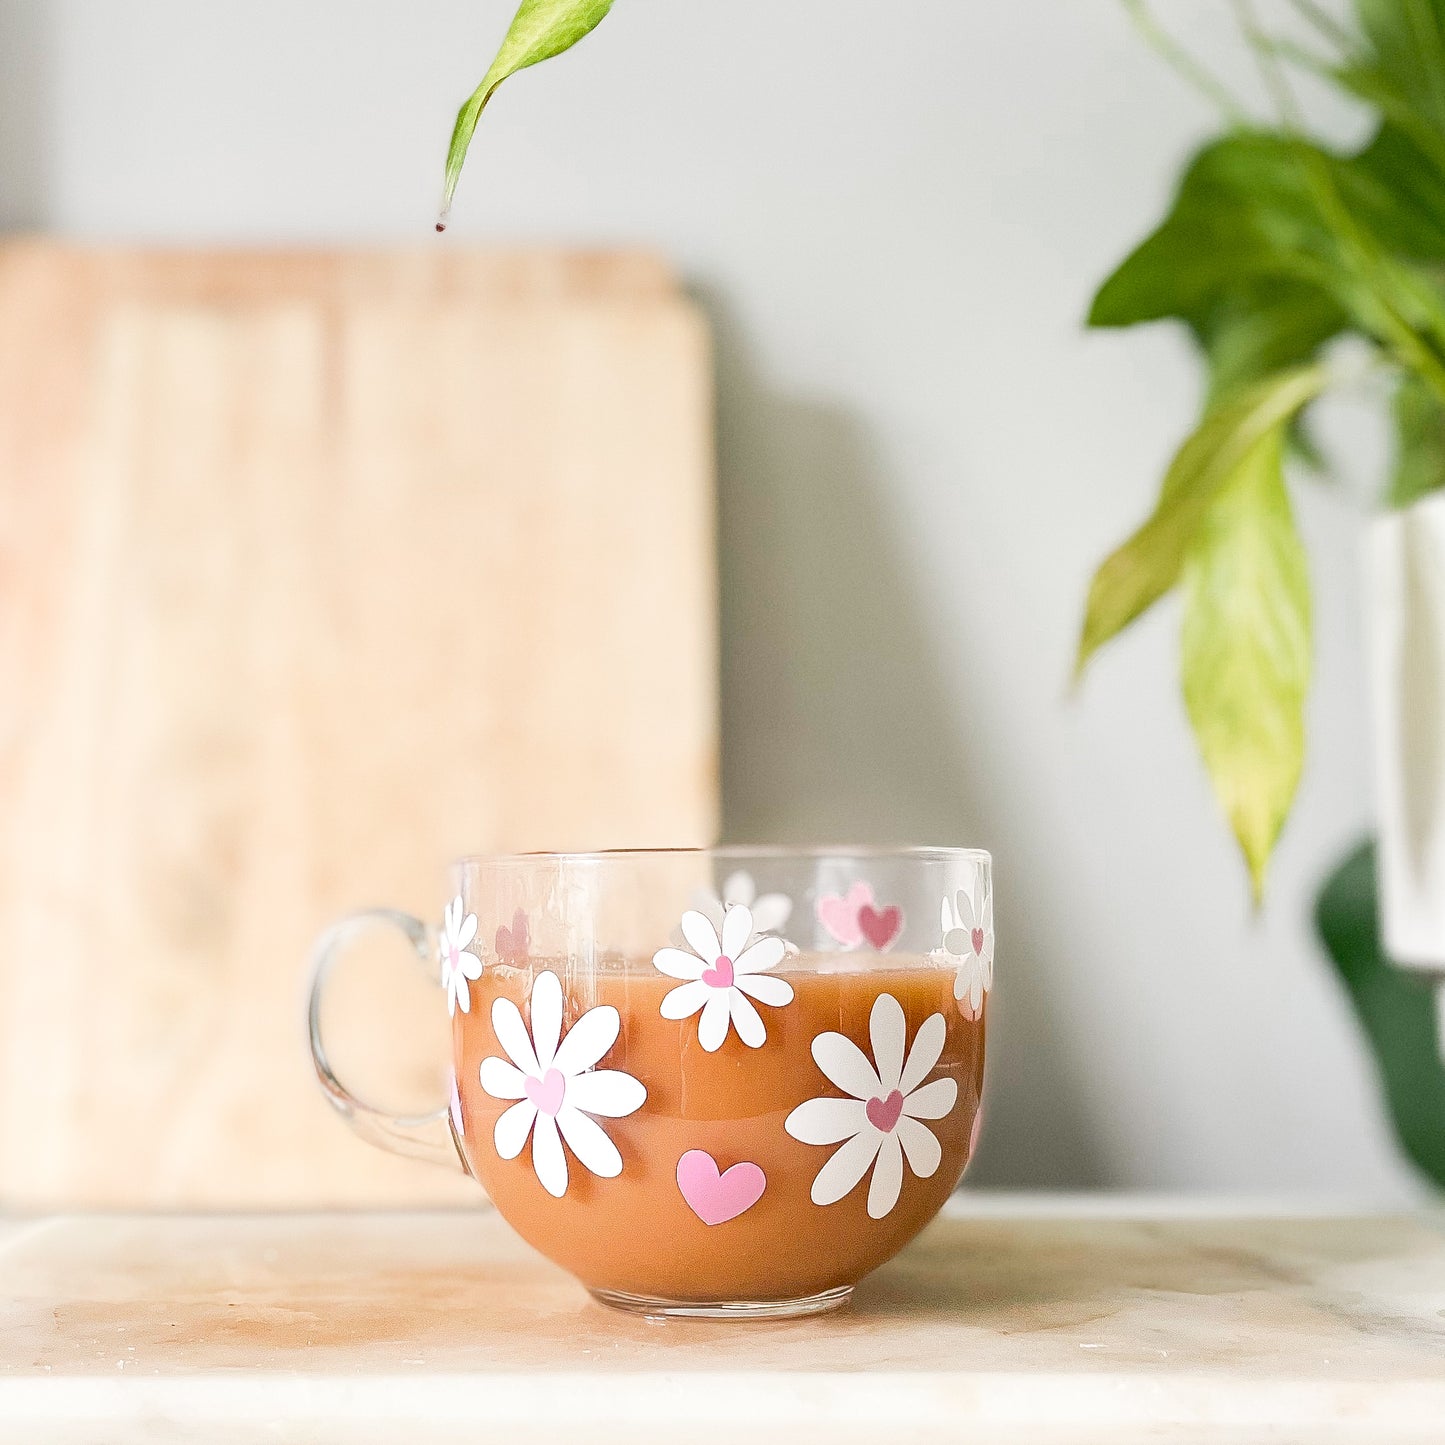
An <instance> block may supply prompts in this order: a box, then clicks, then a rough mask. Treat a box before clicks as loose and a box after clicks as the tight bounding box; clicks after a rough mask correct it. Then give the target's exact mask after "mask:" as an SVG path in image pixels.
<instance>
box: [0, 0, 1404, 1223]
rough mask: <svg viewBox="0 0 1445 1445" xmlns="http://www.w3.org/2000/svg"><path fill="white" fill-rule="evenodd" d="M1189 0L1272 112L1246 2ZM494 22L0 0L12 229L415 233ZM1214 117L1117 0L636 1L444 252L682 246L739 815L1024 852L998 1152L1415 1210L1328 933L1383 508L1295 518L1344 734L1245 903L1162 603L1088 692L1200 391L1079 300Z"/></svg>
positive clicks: (1354, 795) (754, 820)
mask: <svg viewBox="0 0 1445 1445" xmlns="http://www.w3.org/2000/svg"><path fill="white" fill-rule="evenodd" d="M1163 8H1164V9H1165V10H1166V11H1167V13H1168V14H1169V16H1170V17H1171V20H1172V22H1173V23H1176V24H1177V25H1178V26H1179V27H1180V28H1181V29H1182V31H1183V33H1184V34H1186V35H1187V36H1191V37H1192V38H1193V40H1194V41H1195V42H1196V43H1197V44H1198V45H1200V46H1201V47H1202V48H1203V49H1204V50H1205V51H1206V52H1208V53H1210V54H1212V55H1214V56H1215V57H1216V58H1217V60H1218V63H1219V65H1220V68H1221V69H1222V70H1223V71H1224V72H1225V73H1226V74H1227V75H1228V76H1229V77H1230V78H1231V80H1232V81H1234V82H1236V83H1238V84H1239V85H1240V86H1241V88H1243V89H1247V90H1251V91H1252V89H1253V87H1252V86H1250V85H1249V84H1248V81H1247V77H1246V66H1245V63H1244V60H1243V58H1242V57H1241V56H1240V55H1239V54H1238V53H1237V52H1236V51H1234V50H1233V49H1232V48H1231V46H1230V44H1229V40H1228V37H1229V33H1230V32H1229V11H1228V7H1227V6H1225V5H1224V4H1222V3H1220V0H1170V4H1169V5H1168V6H1166V7H1163ZM509 12H510V5H509V4H508V3H507V0H429V3H426V4H421V5H402V4H396V3H391V4H387V3H382V0H304V3H298V0H212V3H208V4H205V5H197V4H195V3H194V0H50V3H45V0H0V221H6V222H9V223H10V224H32V225H43V226H45V227H48V228H51V229H53V230H55V231H57V232H60V233H62V234H65V235H69V236H79V237H88V238H104V239H116V238H128V239H131V238H144V239H156V240H165V241H199V240H207V241H234V242H269V241H277V240H287V241H294V240H304V241H324V242H346V241H357V240H367V241H378V240H386V241H398V242H408V243H414V244H432V243H433V238H432V236H431V231H430V228H431V221H432V208H433V205H434V203H435V198H436V192H437V184H438V180H439V176H440V170H441V158H442V152H443V146H444V142H445V138H446V135H447V133H448V130H449V127H450V122H451V117H452V114H453V113H454V110H455V107H456V105H457V103H458V102H459V101H460V99H461V98H462V97H463V96H464V95H465V93H466V92H467V91H468V90H469V89H470V88H471V86H472V85H473V84H474V83H475V81H476V79H477V78H478V77H479V75H480V73H481V71H482V69H483V68H484V66H485V63H486V61H487V59H488V58H489V56H490V54H491V48H492V46H493V45H494V43H495V41H496V39H497V38H498V36H499V34H500V31H501V28H502V27H503V25H504V23H505V18H506V15H507V14H508V13H509ZM1211 123H1212V117H1211V115H1210V112H1209V110H1208V109H1207V107H1206V106H1205V105H1204V104H1203V103H1202V102H1201V101H1199V100H1198V99H1197V98H1196V97H1195V96H1193V95H1192V94H1190V93H1189V92H1187V91H1186V90H1184V89H1183V88H1182V86H1181V85H1180V83H1179V82H1178V81H1177V79H1176V78H1175V77H1174V76H1173V75H1172V74H1171V73H1169V72H1167V71H1166V70H1165V69H1164V68H1163V67H1162V66H1161V65H1160V63H1159V62H1158V61H1157V59H1156V58H1155V57H1154V56H1153V55H1152V54H1151V53H1149V52H1147V51H1146V50H1145V49H1144V48H1143V47H1142V46H1141V45H1140V43H1139V42H1138V40H1137V38H1136V36H1135V35H1134V34H1133V32H1132V31H1131V30H1130V29H1129V27H1128V25H1127V23H1126V21H1125V19H1124V17H1123V14H1122V12H1121V10H1120V8H1119V6H1118V5H1117V4H1114V3H1110V0H1009V3H1008V4H998V3H994V0H889V3H884V0H689V3H682V0H618V3H617V7H616V10H615V11H614V13H613V15H612V16H611V18H610V19H608V20H607V21H606V22H605V24H604V25H603V26H602V28H601V29H600V30H599V31H598V32H597V33H596V35H594V36H593V37H591V38H590V39H589V40H587V41H586V42H585V44H584V45H583V46H581V47H580V48H579V49H578V50H577V51H575V52H574V53H573V54H571V55H569V56H567V57H564V58H563V59H562V60H561V61H559V62H556V63H554V64H552V65H549V66H547V67H544V68H543V69H541V70H539V71H536V72H533V73H531V74H528V75H525V76H522V77H520V78H519V79H517V80H516V81H514V82H513V83H512V84H511V86H510V87H509V88H507V89H506V90H504V91H503V92H502V94H501V97H500V99H499V100H498V101H497V102H496V103H495V105H494V107H493V109H492V111H491V112H490V114H489V116H488V118H487V122H486V124H485V125H484V127H483V129H482V133H481V138H480V141H479V144H478V147H477V149H476V153H475V156H474V159H473V161H472V163H471V165H470V167H469V169H468V172H467V175H466V177H465V179H464V182H463V186H462V192H461V197H460V200H459V203H458V205H457V208H456V211H455V214H454V231H453V234H454V236H456V237H457V238H458V239H460V240H461V241H463V242H467V243H476V242H485V241H489V240H494V239H495V240H503V239H505V240H517V239H524V240H547V241H553V240H564V241H578V242H588V243H595V242H618V243H639V242H640V243H644V244H648V245H652V246H656V247H658V248H661V249H662V250H664V251H666V252H667V253H669V254H670V255H671V256H672V257H674V258H675V259H676V261H677V262H678V264H679V265H680V267H681V268H682V269H683V271H684V273H685V274H686V276H687V277H688V279H689V282H690V283H691V284H692V285H693V286H694V287H695V289H696V291H697V293H698V294H699V296H700V298H701V299H702V300H703V302H704V304H705V305H706V306H707V307H708V308H709V310H710V311H711V313H712V315H713V317H714V321H715V324H716V328H717V338H718V366H719V382H720V395H719V410H720V418H719V429H720V447H721V464H722V479H721V507H722V538H723V546H724V558H723V580H724V624H725V639H724V670H725V671H724V689H725V717H724V724H725V734H726V759H725V792H726V815H727V826H728V831H729V832H730V833H731V834H732V835H733V836H734V837H736V838H744V837H746V838H759V839H762V838H772V837H778V838H793V839H807V838H813V837H820V836H821V837H827V838H833V839H842V838H860V839H861V838H879V839H895V838H908V839H913V840H915V841H936V842H946V841H959V842H969V843H981V844H983V845H986V846H988V847H990V848H992V849H993V850H994V852H995V854H996V858H997V868H998V882H997V889H998V894H999V900H1000V921H999V933H1000V938H1001V940H1002V942H1001V946H1000V961H999V970H1000V981H999V985H998V989H997V995H996V1014H995V1021H996V1030H995V1034H994V1037H993V1039H992V1045H993V1050H994V1053H993V1060H992V1084H991V1087H992V1097H991V1103H990V1115H989V1128H988V1131H987V1141H986V1148H985V1152H984V1155H983V1158H982V1159H981V1161H980V1166H981V1167H980V1168H979V1170H978V1171H977V1175H976V1177H977V1178H979V1179H980V1181H984V1182H993V1183H1013V1184H1035V1183H1040V1184H1059V1185H1093V1184H1100V1183H1109V1184H1121V1185H1133V1186H1150V1187H1165V1188H1172V1187H1180V1186H1208V1187H1216V1188H1221V1189H1229V1190H1246V1191H1253V1190H1264V1189H1284V1190H1289V1191H1297V1190H1302V1189H1310V1190H1322V1191H1328V1192H1330V1193H1332V1194H1337V1195H1355V1196H1369V1197H1374V1198H1381V1197H1390V1198H1397V1199H1398V1198H1404V1197H1408V1196H1409V1195H1410V1193H1411V1191H1412V1190H1413V1188H1414V1187H1415V1186H1414V1185H1413V1182H1412V1181H1411V1179H1410V1177H1409V1176H1408V1175H1407V1174H1406V1172H1405V1170H1404V1167H1403V1166H1402V1165H1401V1164H1400V1163H1399V1162H1398V1161H1397V1158H1396V1155H1395V1153H1394V1150H1393V1148H1392V1146H1391V1144H1390V1142H1389V1138H1388V1134H1387V1130H1386V1126H1385V1123H1384V1120H1383V1116H1382V1113H1381V1108H1380V1105H1379V1103H1378V1102H1377V1099H1376V1095H1375V1092H1374V1088H1373V1080H1372V1074H1371V1068H1370V1065H1369V1062H1368V1060H1367V1058H1366V1057H1365V1055H1364V1052H1363V1050H1362V1047H1361V1044H1360V1041H1359V1039H1358V1038H1357V1035H1356V1032H1355V1029H1354V1026H1353V1023H1352V1020H1351V1018H1350V1016H1349V1014H1348V1011H1347V1008H1346V1004H1345V1002H1344V999H1343V997H1342V995H1341V993H1340V992H1339V991H1338V990H1337V988H1336V987H1335V985H1334V983H1333V981H1332V979H1331V977H1330V975H1329V973H1328V972H1327V969H1326V965H1325V963H1324V961H1323V960H1322V958H1321V956H1320V954H1319V951H1318V949H1317V948H1316V946H1315V944H1314V942H1313V939H1312V936H1311V933H1310V929H1309V923H1308V909H1309V905H1310V901H1311V899H1312V897H1313V892H1314V890H1315V888H1316V886H1317V884H1318V882H1319V880H1320V879H1321V878H1322V876H1323V875H1324V874H1325V872H1326V871H1327V870H1328V868H1329V867H1330V866H1332V865H1333V863H1334V862H1335V861H1336V859H1337V858H1338V857H1339V855H1340V854H1341V853H1342V852H1343V850H1344V849H1345V848H1346V847H1347V846H1348V845H1349V844H1351V843H1352V842H1353V841H1354V840H1355V838H1356V837H1357V835H1358V834H1359V833H1360V832H1361V831H1362V830H1363V829H1364V827H1365V826H1366V824H1367V821H1368V816H1369V800H1368V791H1367V783H1366V777H1367V761H1368V760H1367V738H1366V733H1365V719H1364V716H1363V703H1362V696H1361V693H1362V671H1361V637H1360V631H1361V629H1360V620H1359V583H1358V579H1357V574H1356V548H1357V541H1358V534H1359V517H1358V515H1357V514H1356V513H1355V512H1354V511H1353V510H1352V509H1351V508H1350V506H1349V505H1348V504H1347V503H1346V502H1344V501H1342V500H1341V499H1340V498H1339V497H1338V496H1329V495H1324V494H1322V493H1320V492H1314V493H1311V494H1308V495H1306V496H1305V498H1304V501H1303V523H1304V526H1305V529H1306V531H1307V533H1308V540H1309V543H1310V547H1311V557H1312V566H1313V573H1314V578H1315V582H1316V585H1317V597H1318V611H1317V624H1318V634H1319V643H1318V669H1317V676H1318V681H1317V686H1316V689H1315V693H1314V701H1313V709H1312V726H1313V738H1312V754H1311V758H1310V763H1309V767H1308V771H1307V774H1306V778H1305V782H1304V786H1303V789H1302V792H1301V795H1300V799H1299V806H1298V810H1297V813H1296V816H1295V818H1294V820H1293V822H1292V823H1291V825H1290V828H1289V830H1288V833H1287V835H1286V838H1285V841H1284V845H1283V847H1282V849H1281V851H1280V854H1279V857H1278V861H1277V866H1276V870H1275V876H1274V878H1273V888H1272V895H1271V898H1270V902H1269V906H1268V910H1267V912H1266V913H1265V914H1264V915H1263V916H1262V917H1260V918H1252V917H1251V916H1250V914H1249V908H1248V904H1247V899H1246V888H1245V882H1244V877H1243V873H1242V869H1241V866H1240V864H1239V862H1238V861H1237V859H1236V857H1235V855H1234V852H1233V850H1232V846H1231V844H1230V843H1229V841H1228V839H1227V837H1226V834H1225V830H1224V828H1223V827H1222V825H1221V823H1220V821H1219V819H1218V817H1217V816H1216V813H1215V810H1214V806H1213V803H1212V801H1211V798H1210V795H1209V792H1208V789H1207V786H1206V783H1205V779H1204V776H1203V773H1202V770H1201V767H1200V765H1199V763H1198V762H1197V760H1196V758H1195V755H1194V752H1193V749H1192V744H1191V741H1190V739H1189V736H1188V733H1187V729H1186V725H1185V721H1184V716H1183V710H1182V707H1181V704H1180V702H1179V700H1178V694H1177V687H1176V684H1175V682H1174V671H1173V669H1174V656H1175V644H1176V633H1177V615H1176V614H1175V613H1174V612H1173V610H1172V609H1169V608H1165V609H1163V610H1162V611H1161V612H1160V614H1159V615H1157V616H1155V617H1152V618H1150V619H1149V620H1148V621H1147V622H1146V623H1145V625H1143V626H1141V627H1140V628H1139V629H1138V632H1137V635H1135V636H1132V637H1130V638H1129V639H1128V640H1127V641H1126V642H1124V643H1123V644H1121V645H1120V646H1119V647H1118V648H1117V649H1114V650H1111V651H1110V652H1109V653H1108V654H1107V655H1106V656H1105V657H1104V658H1103V659H1102V660H1101V661H1100V663H1099V665H1098V667H1097V670H1096V672H1095V673H1094V675H1093V676H1092V677H1091V678H1090V680H1089V683H1088V686H1087V687H1086V689H1085V691H1084V693H1083V696H1082V697H1081V698H1080V699H1078V700H1076V701H1069V700H1068V699H1067V697H1066V685H1067V679H1068V675H1069V666H1070V659H1071V651H1072V647H1073V643H1074V638H1075V635H1076V628H1077V624H1078V617H1079V608H1080V603H1081V600H1082V598H1083V595H1084V590H1085V587H1086V584H1087V581H1088V577H1089V574H1090V571H1091V568H1092V566H1093V564H1094V563H1095V562H1096V561H1097V559H1098V558H1099V557H1100V556H1101V555H1102V554H1103V553H1104V552H1105V550H1106V549H1108V548H1109V547H1110V546H1111V545H1112V544H1113V543H1114V542H1115V541H1117V540H1118V539H1119V538H1120V537H1121V536H1122V535H1123V533H1124V532H1125V530H1126V529H1128V528H1130V527H1131V526H1132V525H1133V524H1134V523H1135V522H1136V520H1138V519H1139V518H1140V517H1141V516H1142V515H1143V513H1144V512H1145V510H1146V509H1147V507H1148V506H1149V505H1150V503H1151V500H1152V496H1153V491H1154V488H1155V484H1156V482H1157V479H1158V477H1159V475H1160V473H1161V469H1162V467H1163V465H1164V463H1165V461H1166V459H1167V457H1168V455H1169V453H1170V451H1171V450H1172V447H1173V446H1174V444H1175V443H1176V442H1177V441H1178V439H1179V438H1180V437H1181V435H1182V431H1183V429H1184V428H1185V426H1186V425H1187V423H1188V422H1189V420H1190V417H1191V414H1192V409H1193V407H1194V404H1195V400H1196V373H1195V368H1194V365H1193V362H1192V359H1191V358H1190V356H1189V353H1188V350H1187V348H1186V346H1185V345H1184V344H1183V342H1182V341H1181V340H1180V338H1178V337H1177V336H1176V335H1174V334H1172V333H1171V332H1170V331H1169V330H1168V329H1167V328H1166V329H1157V328H1156V329H1154V330H1152V331H1150V332H1148V333H1140V334H1136V335H1124V336H1120V335H1108V334H1100V335H1087V334H1085V333H1084V332H1083V330H1082V329H1081V326H1080V320H1081V317H1082V316H1083V314H1084V311H1085V309H1086V305H1087V301H1088V298H1089V295H1090V292H1091V288H1092V286H1093V285H1094V283H1095V282H1096V281H1097V280H1098V279H1099V278H1101V277H1102V276H1103V275H1104V274H1105V272H1106V271H1107V270H1108V269H1109V268H1110V266H1111V265H1112V263H1113V262H1114V261H1115V260H1116V259H1117V258H1118V257H1119V256H1120V255H1121V254H1122V253H1123V252H1124V251H1125V249H1126V248H1127V247H1128V246H1129V245H1130V244H1131V243H1132V242H1133V241H1134V240H1135V239H1137V238H1138V237H1139V236H1140V235H1141V234H1142V232H1143V230H1144V229H1145V228H1146V227H1147V226H1149V225H1150V224H1152V222H1153V221H1154V219H1155V218H1156V217H1157V215H1158V213H1159V211H1160V208H1161V206H1162V204H1163V202H1164V200H1165V198H1166V196H1167V194H1168V192H1169V190H1170V187H1171V183H1172V177H1173V175H1174V173H1175V171H1176V168H1177V166H1178V165H1179V163H1180V161H1181V159H1182V158H1183V156H1184V155H1185V153H1186V152H1187V150H1188V149H1189V147H1190V146H1191V145H1192V144H1194V143H1195V142H1196V141H1198V140H1199V139H1200V138H1202V137H1203V135H1204V134H1206V132H1207V130H1208V128H1209V127H1210V125H1211ZM437 244H445V243H437Z"/></svg>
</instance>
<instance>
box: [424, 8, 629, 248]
mask: <svg viewBox="0 0 1445 1445" xmlns="http://www.w3.org/2000/svg"><path fill="white" fill-rule="evenodd" d="M611 8H612V0H522V3H521V4H520V5H519V6H518V7H517V13H516V14H515V15H514V16H512V23H511V25H510V26H509V27H508V29H507V34H506V36H505V38H504V39H503V41H502V46H501V49H500V50H498V51H497V54H496V58H495V59H494V60H493V61H492V63H491V66H490V67H489V68H488V70H487V73H486V75H485V76H483V77H482V83H481V84H480V85H479V86H478V87H477V88H476V90H474V91H473V92H472V94H471V96H470V97H469V98H468V100H467V102H466V104H465V105H463V106H462V108H461V110H460V111H458V112H457V123H456V125H455V126H454V127H453V129H452V139H451V144H450V145H449V146H448V147H447V170H446V185H445V189H444V190H443V193H442V221H440V222H439V223H438V224H439V225H443V224H445V218H446V214H447V212H448V211H449V210H450V209H451V204H452V197H453V196H454V195H455V194H456V189H457V181H458V180H459V179H460V177H461V174H462V165H463V164H464V162H465V161H466V158H467V148H468V147H469V146H470V145H471V143H472V135H473V133H474V132H475V131H476V128H477V122H478V121H479V120H480V119H481V115H482V111H483V110H485V109H486V106H487V102H488V101H489V100H491V98H492V96H493V94H494V93H495V91H496V89H497V87H498V86H499V85H500V84H501V83H502V82H503V81H504V80H506V79H507V77H508V76H510V75H515V74H516V73H517V72H518V71H519V70H525V69H526V68H527V67H528V66H529V65H537V64H539V63H540V62H541V61H543V60H550V59H551V58H552V57H553V56H554V55H560V54H561V53H562V52H563V51H564V50H569V49H570V48H571V47H572V46H574V45H575V44H576V43H577V42H578V41H579V40H581V39H582V37H583V36H584V35H587V34H590V33H591V32H592V31H593V30H595V29H596V28H597V26H598V25H599V24H600V23H601V21H602V19H603V17H604V16H605V15H606V14H607V12H608V11H609V10H610V9H611Z"/></svg>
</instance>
